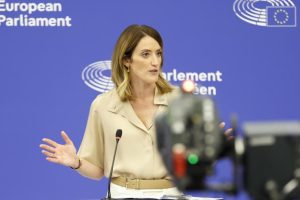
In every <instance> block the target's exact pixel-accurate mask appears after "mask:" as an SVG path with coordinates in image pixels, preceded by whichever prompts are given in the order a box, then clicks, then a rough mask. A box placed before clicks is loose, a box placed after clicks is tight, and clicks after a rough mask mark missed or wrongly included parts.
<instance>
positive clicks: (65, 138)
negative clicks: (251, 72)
mask: <svg viewBox="0 0 300 200" xmlns="http://www.w3.org/2000/svg"><path fill="white" fill-rule="evenodd" d="M61 136H62V138H63V139H64V141H65V142H66V144H72V143H73V142H72V140H71V139H70V138H69V136H68V135H67V133H66V132H64V131H62V132H61Z"/></svg>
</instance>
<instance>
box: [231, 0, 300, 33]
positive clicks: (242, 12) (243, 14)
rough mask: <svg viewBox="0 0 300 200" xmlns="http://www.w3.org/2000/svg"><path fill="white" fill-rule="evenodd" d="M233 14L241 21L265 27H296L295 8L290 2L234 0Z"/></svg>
mask: <svg viewBox="0 0 300 200" xmlns="http://www.w3.org/2000/svg"><path fill="white" fill-rule="evenodd" d="M233 10H234V12H235V14H236V15H237V16H238V17H239V18H240V19H241V20H243V21H245V22H247V23H250V24H253V25H257V26H265V27H296V26H297V21H296V18H297V15H296V14H297V12H296V6H295V4H294V3H293V2H292V1H291V0H235V2H234V4H233Z"/></svg>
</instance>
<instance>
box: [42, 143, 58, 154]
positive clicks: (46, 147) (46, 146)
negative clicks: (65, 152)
mask: <svg viewBox="0 0 300 200" xmlns="http://www.w3.org/2000/svg"><path fill="white" fill-rule="evenodd" d="M40 148H42V149H44V150H47V151H50V152H51V153H54V152H55V148H54V147H51V146H49V145H46V144H41V145H40Z"/></svg>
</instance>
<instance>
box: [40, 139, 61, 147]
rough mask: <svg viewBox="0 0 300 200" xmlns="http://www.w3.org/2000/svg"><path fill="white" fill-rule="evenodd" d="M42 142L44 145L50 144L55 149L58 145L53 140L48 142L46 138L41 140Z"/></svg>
mask: <svg viewBox="0 0 300 200" xmlns="http://www.w3.org/2000/svg"><path fill="white" fill-rule="evenodd" d="M42 140H43V142H46V143H48V144H50V145H51V146H54V147H57V146H58V145H59V144H58V143H56V142H54V141H53V140H50V139H48V138H43V139H42Z"/></svg>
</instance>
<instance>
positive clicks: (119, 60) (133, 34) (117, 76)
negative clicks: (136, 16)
mask: <svg viewBox="0 0 300 200" xmlns="http://www.w3.org/2000/svg"><path fill="white" fill-rule="evenodd" d="M145 36H150V37H152V38H153V39H155V40H156V41H157V42H158V44H159V45H160V47H161V49H162V50H163V41H162V38H161V36H160V34H159V33H158V32H157V31H156V30H155V29H154V28H152V27H150V26H146V25H131V26H128V27H127V28H126V29H125V30H124V31H123V32H122V33H121V35H120V37H119V39H118V41H117V43H116V45H115V49H114V52H113V56H112V63H111V68H112V81H113V82H114V84H115V85H116V89H117V93H118V95H119V96H120V99H121V100H122V101H127V100H131V99H132V98H133V91H132V86H131V84H130V76H129V73H128V72H127V68H126V66H124V64H123V63H124V60H125V59H131V56H132V53H133V51H134V49H135V47H136V46H137V45H138V43H139V41H140V40H141V39H142V38H143V37H145ZM161 65H163V54H162V62H161ZM161 67H162V66H161ZM156 87H157V89H158V92H159V93H160V94H165V93H168V92H171V91H172V90H173V89H172V87H171V85H170V84H169V83H168V82H167V81H166V80H165V79H164V78H163V76H162V73H161V72H160V74H159V76H158V81H157V82H156Z"/></svg>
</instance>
